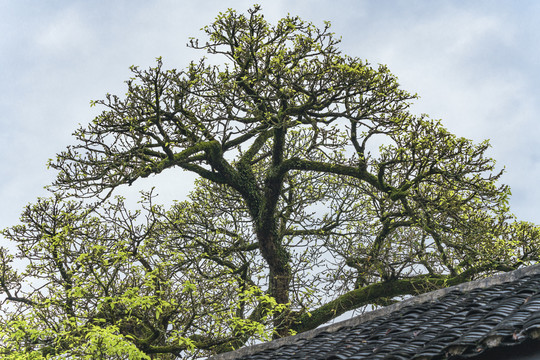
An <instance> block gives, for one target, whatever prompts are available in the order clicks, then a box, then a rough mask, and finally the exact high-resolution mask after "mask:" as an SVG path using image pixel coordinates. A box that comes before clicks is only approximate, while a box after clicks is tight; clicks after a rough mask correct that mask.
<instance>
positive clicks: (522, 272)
mask: <svg viewBox="0 0 540 360" xmlns="http://www.w3.org/2000/svg"><path fill="white" fill-rule="evenodd" d="M539 273H540V264H535V265H531V266H527V267H523V268H520V269H517V270H514V271H510V272H506V273H501V274H497V275H493V276H490V277H487V278H484V279H479V280H475V281H471V282H466V283H462V284H459V285H455V286H451V287H447V288H444V289H439V290H435V291H431V292H428V293H425V294H421V295H418V296H415V297H412V298H409V299H406V300H403V301H401V302H399V303H395V304H392V305H389V306H386V307H384V308H380V309H376V310H373V311H370V312H366V313H364V314H361V315H358V316H355V317H353V318H351V319H348V320H344V321H340V322H337V323H334V324H330V325H327V326H324V327H320V328H317V329H313V330H309V331H305V332H303V333H300V334H297V335H294V336H288V337H286V338H281V339H277V340H273V341H269V342H265V343H261V344H256V345H252V346H247V347H243V348H240V349H238V350H235V351H231V352H227V353H223V354H218V355H215V356H212V357H210V358H209V359H211V360H233V359H237V358H239V357H242V356H249V355H251V354H254V353H257V352H261V351H264V350H270V349H276V348H279V347H281V346H284V345H288V344H293V343H295V342H296V341H298V340H304V339H310V338H312V337H315V336H317V335H318V334H319V333H322V332H335V331H338V330H339V329H341V328H343V327H347V326H355V325H358V324H361V323H363V322H366V321H369V320H372V319H375V318H377V317H380V316H384V315H388V314H390V313H393V312H394V311H397V310H399V309H401V308H403V307H405V306H409V305H416V304H420V303H423V302H427V301H434V300H437V299H439V298H441V297H442V296H444V295H446V294H448V293H449V292H451V291H461V292H469V291H471V290H474V289H483V288H487V287H489V286H493V285H498V284H502V283H505V282H510V281H515V280H517V279H520V278H522V277H524V276H527V275H534V274H539Z"/></svg>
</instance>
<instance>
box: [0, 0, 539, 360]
mask: <svg viewBox="0 0 540 360" xmlns="http://www.w3.org/2000/svg"><path fill="white" fill-rule="evenodd" d="M203 30H204V32H205V33H206V36H207V40H206V41H205V42H204V44H203V43H202V42H199V41H198V40H195V39H192V40H191V41H190V43H189V46H190V47H192V48H193V49H199V50H203V51H206V53H207V58H206V57H204V58H202V59H201V60H200V61H197V62H191V63H190V64H189V65H188V66H187V67H186V68H185V69H184V70H166V69H164V68H163V65H162V62H161V59H158V60H157V64H156V66H155V67H153V68H150V69H148V70H141V69H139V68H137V67H132V69H131V70H132V72H133V77H132V78H131V79H129V80H128V81H127V94H126V95H125V96H124V97H119V96H115V95H107V96H106V99H104V100H100V101H95V102H93V105H99V106H102V107H104V109H105V110H104V111H103V113H102V114H101V115H99V116H98V117H96V118H95V119H94V120H93V121H92V122H91V123H89V124H88V125H84V126H82V127H80V128H79V129H78V130H77V131H76V132H75V133H74V136H75V143H74V145H72V146H69V147H68V148H67V149H66V150H65V151H64V152H61V153H60V154H58V155H57V157H56V158H55V159H52V160H51V161H50V163H49V165H50V166H51V167H52V168H54V169H56V170H57V171H58V177H57V180H56V181H55V183H54V184H52V186H51V187H50V189H51V191H52V192H53V195H52V197H51V198H44V199H39V200H38V201H37V202H36V203H35V204H31V205H28V206H27V207H26V209H25V210H24V212H23V215H22V217H21V225H17V226H13V227H11V228H8V229H5V230H4V231H3V235H4V236H5V237H6V238H7V239H9V240H11V241H13V242H14V243H15V244H17V247H18V252H17V253H16V254H15V255H13V254H11V253H10V251H9V250H8V249H6V248H2V249H1V251H0V270H1V272H0V294H1V296H2V298H1V301H2V303H1V306H2V307H1V308H0V310H1V311H2V314H1V316H0V322H1V323H0V328H1V329H2V330H0V348H1V350H0V352H2V353H3V356H4V357H5V358H14V359H15V358H19V357H20V356H23V355H24V356H27V357H28V358H36V359H39V358H47V357H48V358H64V357H65V356H69V357H70V358H85V359H86V358H88V359H93V358H108V359H125V358H130V359H137V358H140V359H148V358H174V357H175V356H182V357H185V358H197V357H202V356H208V355H211V354H215V353H220V352H225V351H230V350H232V349H236V348H239V347H242V346H245V345H248V344H250V343H252V342H253V341H254V340H261V339H262V340H269V339H272V338H277V337H283V336H288V335H291V334H295V333H298V332H303V331H306V330H311V329H314V328H316V327H318V326H320V325H322V324H325V323H327V322H328V321H330V320H332V319H335V318H336V317H338V316H340V315H342V314H343V313H345V312H347V311H350V310H355V309H361V308H363V307H365V306H367V305H372V306H382V305H386V304H390V303H392V302H394V301H397V300H399V299H400V297H402V296H405V295H416V294H419V293H422V292H426V291H430V290H433V289H437V288H441V287H445V286H449V285H454V284H458V283H461V282H464V281H469V280H472V279H475V278H479V277H482V276H485V275H488V274H491V273H494V272H499V271H509V270H512V269H516V268H518V267H519V266H522V265H527V264H530V263H533V262H536V261H537V260H538V256H539V240H540V232H539V228H538V227H536V226H535V225H534V224H530V223H526V222H520V221H517V220H515V219H514V217H513V215H512V214H511V213H510V211H509V208H508V198H509V196H510V190H509V188H508V186H506V185H503V184H500V183H499V182H500V177H501V175H502V170H497V169H496V167H495V162H494V160H493V159H491V158H489V157H488V156H487V155H486V151H487V149H488V148H489V143H488V142H487V141H486V142H482V143H479V144H475V143H474V142H472V141H470V140H468V139H465V138H461V137H457V136H455V135H453V134H451V133H450V132H448V131H447V130H446V129H445V128H444V127H443V126H442V125H441V123H440V121H438V120H433V119H430V118H429V117H428V116H426V115H421V116H417V115H414V114H412V113H411V112H410V111H409V108H410V105H411V103H412V101H413V100H414V99H415V98H416V95H414V94H411V93H408V92H407V91H405V90H403V89H401V88H400V86H399V83H398V80H397V78H396V77H395V76H394V75H392V74H391V73H390V71H389V70H388V69H387V68H386V66H384V65H379V66H372V65H371V64H369V63H368V62H366V61H364V60H361V59H359V58H356V57H349V56H346V55H344V54H342V53H341V51H340V50H339V48H338V45H339V40H338V39H336V38H335V37H334V35H333V34H332V33H331V32H330V25H329V24H328V23H326V24H324V26H323V27H321V28H318V27H315V26H314V25H312V24H310V23H307V22H304V21H302V20H301V19H299V18H298V17H293V16H289V17H286V18H284V19H282V20H280V21H279V22H277V24H275V25H272V24H269V23H268V22H267V21H266V20H265V19H264V17H263V15H262V14H261V12H260V8H259V7H258V6H254V7H253V8H252V9H250V10H249V11H248V13H247V14H239V13H237V12H235V11H234V10H228V11H227V12H225V13H220V14H219V15H218V16H217V18H216V19H215V22H214V23H212V24H211V25H209V26H207V27H205V28H204V29H203ZM381 144H382V145H381ZM173 168H180V169H183V170H185V171H190V172H194V173H196V174H197V175H198V176H199V178H198V180H197V181H196V183H195V188H194V190H193V191H192V193H191V195H190V196H189V198H188V199H186V200H183V201H177V202H175V203H174V204H173V205H172V206H170V207H165V206H162V205H158V204H156V199H155V196H154V195H153V193H152V191H150V190H149V191H148V192H145V193H143V194H142V200H141V202H140V209H138V210H133V209H129V208H128V207H127V206H126V205H125V201H124V199H123V198H121V197H114V196H111V195H114V191H115V189H117V188H118V187H120V186H123V185H131V184H132V183H134V182H136V181H138V180H139V179H140V178H144V177H148V176H153V175H157V174H159V173H161V172H164V171H167V170H169V169H173ZM178 183H179V184H180V183H181V179H178ZM15 260H17V261H19V262H20V263H24V266H23V269H22V270H21V266H18V265H17V263H14V261H15Z"/></svg>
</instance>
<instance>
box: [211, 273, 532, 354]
mask: <svg viewBox="0 0 540 360" xmlns="http://www.w3.org/2000/svg"><path fill="white" fill-rule="evenodd" d="M538 338H540V265H534V266H529V267H526V268H522V269H519V270H516V271H513V272H509V273H504V274H500V275H496V276H492V277H490V278H486V279H482V280H478V281H473V282H470V283H465V284H461V285H458V286H454V287H450V288H446V289H441V290H437V291H433V292H430V293H427V294H423V295H420V296H416V297H414V298H410V299H408V300H405V301H403V302H400V303H397V304H394V305H391V306H388V307H385V308H382V309H379V310H375V311H372V312H369V313H366V314H363V315H360V316H357V317H355V318H353V319H350V320H347V321H343V322H340V323H336V324H333V325H330V326H327V327H324V328H319V329H315V330H312V331H308V332H305V333H302V334H298V335H296V336H291V337H287V338H283V339H279V340H275V341H271V342H268V343H264V344H258V345H255V346H251V347H246V348H242V349H240V350H237V351H234V352H230V353H226V354H221V355H218V356H215V357H213V358H212V359H213V360H232V359H235V360H240V359H253V360H264V359H273V360H278V359H326V360H332V359H333V360H338V359H357V360H360V359H373V360H376V359H422V360H428V359H446V358H456V356H457V355H459V357H457V358H466V357H470V356H476V355H478V354H481V353H484V352H486V350H487V349H490V348H494V347H497V348H504V347H508V346H510V345H516V344H523V343H526V344H530V343H531V342H533V344H534V346H536V347H538V342H537V340H536V339H538ZM531 346H532V345H531ZM516 348H517V347H516ZM487 352H489V350H488V351H487Z"/></svg>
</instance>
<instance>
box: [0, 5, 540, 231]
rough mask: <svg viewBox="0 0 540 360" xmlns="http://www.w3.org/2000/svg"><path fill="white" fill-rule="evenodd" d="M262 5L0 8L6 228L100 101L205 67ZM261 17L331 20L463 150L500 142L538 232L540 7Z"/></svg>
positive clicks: (169, 186) (325, 9)
mask: <svg viewBox="0 0 540 360" xmlns="http://www.w3.org/2000/svg"><path fill="white" fill-rule="evenodd" d="M253 2H254V1H242V0H235V1H225V0H220V1H198V2H197V1H193V0H191V1H173V0H168V1H167V0H161V1H149V0H144V1H143V0H129V1H128V0H126V1H115V0H106V1H97V0H94V1H73V0H70V1H68V0H64V1H61V0H56V1H54V0H50V1H37V0H35V1H25V0H0V34H1V35H0V87H1V96H0V121H1V126H0V164H1V166H0V228H4V227H7V226H10V225H14V224H16V223H17V221H18V217H19V215H20V213H21V210H22V209H23V207H24V205H25V204H27V203H30V202H33V201H35V199H36V197H37V196H44V195H46V192H45V191H44V190H43V186H45V185H47V184H49V183H50V182H51V181H52V180H53V178H54V176H55V173H54V171H52V170H47V168H46V162H47V159H49V158H52V157H54V156H55V154H56V153H58V152H60V151H61V150H63V149H64V148H65V147H66V146H67V145H69V144H70V143H72V142H73V140H72V137H71V133H72V132H73V131H74V130H75V129H76V127H77V125H78V124H79V123H80V124H85V123H87V122H89V121H90V120H92V119H93V117H95V116H96V115H97V114H98V113H99V112H100V109H99V108H90V106H89V102H90V100H97V99H101V98H103V97H104V95H105V94H106V93H107V92H110V93H113V94H119V95H121V94H124V93H125V84H124V81H125V80H126V79H128V78H129V76H130V72H129V66H131V65H139V66H141V67H144V68H146V67H149V66H152V65H154V64H155V58H156V57H158V56H162V57H163V59H164V64H165V65H166V67H168V68H178V69H180V68H184V67H185V66H186V65H187V64H188V63H189V61H190V60H196V59H199V58H200V57H201V56H203V55H204V54H203V53H202V52H201V51H196V50H192V49H188V48H187V47H186V46H185V44H186V43H187V41H188V38H189V37H191V36H195V37H201V38H203V34H202V32H201V31H200V28H202V27H203V26H205V25H208V24H210V23H211V22H212V21H213V19H214V17H215V16H216V15H217V13H218V12H219V11H224V10H226V9H227V8H234V9H236V10H237V11H239V12H245V11H246V10H247V9H248V8H249V7H250V6H251V5H252V4H253ZM258 3H260V4H261V5H262V7H263V13H264V15H265V17H266V19H267V20H269V21H271V22H275V21H276V20H278V19H279V18H281V17H284V16H286V15H287V13H290V14H292V15H299V16H300V17H301V18H302V19H304V20H307V21H311V22H313V23H314V24H316V25H320V26H322V25H323V21H324V20H329V21H330V22H331V23H332V29H333V31H334V32H335V33H336V34H337V35H338V36H341V37H342V44H341V49H342V50H343V52H344V53H345V54H348V55H350V56H355V57H360V58H363V59H367V60H368V61H370V62H371V63H373V64H377V63H383V64H387V65H388V66H389V68H390V70H391V71H392V72H393V73H394V74H396V75H397V76H398V77H399V79H400V83H401V84H402V87H403V88H405V89H406V90H408V91H410V92H416V93H418V94H419V95H420V96H421V99H420V100H419V101H417V103H416V105H415V106H414V111H415V112H417V113H427V114H429V115H430V116H431V117H432V118H440V119H442V121H443V123H444V125H445V126H446V127H447V128H448V129H449V130H450V131H452V132H453V133H455V134H457V135H459V136H463V137H467V138H470V139H473V140H475V141H481V140H484V139H490V140H491V144H492V149H491V150H490V155H491V156H492V157H494V158H495V159H497V164H498V165H500V166H501V167H502V166H505V167H506V170H507V172H506V174H505V176H504V178H503V181H504V183H507V184H509V185H510V186H511V188H512V193H513V196H512V200H511V208H512V210H513V212H514V213H515V214H516V215H517V216H518V218H520V219H522V220H528V221H532V222H535V223H540V212H538V211H537V208H540V205H538V204H540V186H538V183H539V180H540V149H539V146H538V145H539V144H540V140H539V139H538V137H539V135H540V125H539V124H540V123H539V121H538V115H539V114H540V101H539V100H540V99H539V91H540V82H539V80H540V53H539V49H540V46H539V44H540V22H539V21H538V19H539V18H540V1H533V0H531V1H527V0H520V1H513V0H507V1H497V0H490V1H473V0H468V1H440V0H439V1H433V0H419V1H412V0H408V1H405V0H403V1H397V0H396V1H393V0H385V1H380V0H366V1H362V0H356V1H352V0H351V1H340V0H331V1H330V0H324V1H322V0H321V1H313V0H312V1H307V0H306V1H294V0H282V1H279V0H270V1H261V0H259V1H258ZM201 4H204V5H201ZM192 179H193V177H192V176H188V175H184V174H183V173H181V172H177V173H170V174H168V175H167V176H161V175H160V176H159V177H156V178H154V179H150V180H146V181H147V182H146V183H144V184H143V186H146V185H149V184H151V183H152V182H160V183H159V186H161V187H158V190H160V191H161V196H162V197H163V196H165V197H166V198H180V197H182V196H185V194H186V191H187V190H189V184H190V183H191V182H192Z"/></svg>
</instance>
